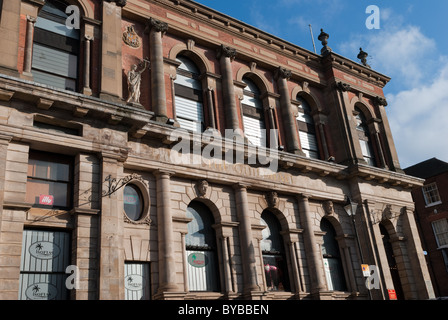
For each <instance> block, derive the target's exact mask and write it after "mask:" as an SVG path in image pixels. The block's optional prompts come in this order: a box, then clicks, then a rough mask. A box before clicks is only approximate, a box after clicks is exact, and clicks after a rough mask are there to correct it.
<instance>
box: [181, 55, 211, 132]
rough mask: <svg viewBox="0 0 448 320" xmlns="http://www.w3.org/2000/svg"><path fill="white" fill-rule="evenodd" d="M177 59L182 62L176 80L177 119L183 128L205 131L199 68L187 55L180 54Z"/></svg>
mask: <svg viewBox="0 0 448 320" xmlns="http://www.w3.org/2000/svg"><path fill="white" fill-rule="evenodd" d="M176 60H177V61H178V62H180V66H179V67H178V68H177V77H176V80H175V81H174V91H175V96H174V99H175V105H176V117H177V121H178V122H179V124H180V126H181V128H185V129H187V130H191V131H193V132H199V133H200V132H203V131H204V130H205V124H204V107H203V97H202V84H201V81H200V80H199V76H200V72H199V69H198V67H197V66H196V65H195V64H194V63H193V61H191V60H190V59H188V58H187V57H184V56H178V57H177V58H176Z"/></svg>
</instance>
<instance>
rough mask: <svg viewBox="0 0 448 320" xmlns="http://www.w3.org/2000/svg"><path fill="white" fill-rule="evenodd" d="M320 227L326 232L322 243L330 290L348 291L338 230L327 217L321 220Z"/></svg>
mask: <svg viewBox="0 0 448 320" xmlns="http://www.w3.org/2000/svg"><path fill="white" fill-rule="evenodd" d="M320 229H321V230H322V231H324V232H325V235H324V237H323V238H324V243H323V245H322V255H323V260H324V270H325V277H326V279H327V284H328V290H331V291H332V290H335V291H346V290H347V286H346V282H345V276H344V269H343V267H342V261H341V254H340V251H339V245H338V242H337V240H336V231H335V230H334V227H333V226H332V225H331V223H330V222H329V221H328V220H327V219H322V220H321V222H320Z"/></svg>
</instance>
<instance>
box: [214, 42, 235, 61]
mask: <svg viewBox="0 0 448 320" xmlns="http://www.w3.org/2000/svg"><path fill="white" fill-rule="evenodd" d="M222 56H225V57H228V58H230V60H234V59H235V57H236V49H234V48H231V47H228V46H225V45H223V44H222V45H221V46H220V47H219V48H218V54H217V57H218V59H219V58H221V57H222Z"/></svg>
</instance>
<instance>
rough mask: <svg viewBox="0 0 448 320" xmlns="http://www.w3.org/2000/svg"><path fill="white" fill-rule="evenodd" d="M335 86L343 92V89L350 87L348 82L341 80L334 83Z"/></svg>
mask: <svg viewBox="0 0 448 320" xmlns="http://www.w3.org/2000/svg"><path fill="white" fill-rule="evenodd" d="M336 88H338V89H339V90H341V91H343V92H345V91H350V90H351V88H352V87H351V86H350V85H349V84H348V83H344V82H342V81H338V82H337V83H336Z"/></svg>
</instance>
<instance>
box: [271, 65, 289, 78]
mask: <svg viewBox="0 0 448 320" xmlns="http://www.w3.org/2000/svg"><path fill="white" fill-rule="evenodd" d="M275 76H276V77H277V78H282V79H286V80H289V79H290V78H291V76H292V72H291V70H288V69H286V68H283V67H279V68H278V69H277V72H276V73H275Z"/></svg>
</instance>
